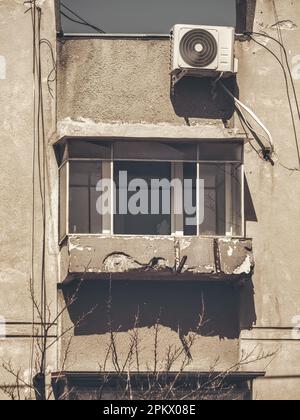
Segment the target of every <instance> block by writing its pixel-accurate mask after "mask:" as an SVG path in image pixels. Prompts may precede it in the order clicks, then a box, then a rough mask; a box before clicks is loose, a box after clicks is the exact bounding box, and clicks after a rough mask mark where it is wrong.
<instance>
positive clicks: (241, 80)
mask: <svg viewBox="0 0 300 420" xmlns="http://www.w3.org/2000/svg"><path fill="white" fill-rule="evenodd" d="M275 3H276V6H277V13H278V18H276V17H275V16H274V9H273V2H272V1H267V0H259V1H258V2H257V10H256V18H255V27H254V30H256V31H260V30H264V31H267V32H268V34H270V35H271V36H273V37H275V38H277V36H278V33H277V28H280V29H281V33H282V37H283V41H284V44H285V46H286V49H287V53H288V60H289V63H290V65H291V68H292V72H293V80H294V83H295V88H296V92H297V95H298V97H300V77H299V71H298V70H297V69H299V54H300V49H299V33H300V32H299V31H300V3H299V2H295V1H285V0H281V1H280V0H279V1H278V0H277V1H276V2H275ZM277 19H278V21H281V23H280V24H278V25H275V26H273V25H274V24H275V23H276V21H277ZM259 42H260V43H262V44H264V45H266V46H267V47H268V48H271V49H272V50H274V51H275V52H276V53H277V54H278V55H279V57H280V51H279V48H278V47H277V46H276V44H275V43H274V42H272V41H269V40H267V39H264V38H261V37H260V38H259ZM238 55H239V59H240V72H239V77H238V84H239V88H240V97H241V100H242V101H244V102H245V103H246V104H248V105H249V106H250V107H252V108H253V109H254V110H255V112H256V113H257V114H258V115H259V116H260V118H261V119H262V120H263V121H264V122H265V123H266V125H267V127H268V128H269V129H270V131H271V132H272V134H273V136H274V141H275V150H276V156H275V158H274V160H275V166H274V167H272V166H271V165H269V164H266V163H265V162H263V161H261V160H260V159H259V158H258V156H257V155H256V153H255V152H254V151H253V149H252V148H251V147H250V145H247V147H246V150H245V169H246V178H247V182H248V185H249V190H250V194H251V197H252V201H253V205H254V209H255V214H254V213H252V217H249V218H248V219H249V220H248V222H247V235H248V236H250V237H252V238H253V249H254V253H255V263H256V266H255V275H254V278H253V283H254V290H255V308H256V315H257V323H256V326H255V328H254V329H253V330H252V332H250V333H248V332H247V333H245V334H242V337H241V350H243V351H246V352H249V350H251V349H253V348H254V347H255V346H258V348H259V349H261V350H262V351H265V352H269V351H271V352H278V354H277V355H276V356H275V358H274V361H273V362H272V363H271V364H270V366H269V367H268V370H267V378H266V379H265V380H261V381H259V382H258V383H257V384H256V385H255V394H256V398H258V399H261V398H271V399H282V398H283V399H288V398H296V399H299V396H300V357H299V352H300V342H299V338H300V337H299V334H297V333H296V331H293V328H294V327H296V326H297V325H296V321H297V319H296V318H295V317H296V316H299V314H300V282H299V272H300V261H299V257H298V251H299V249H300V222H299V207H300V172H292V171H288V170H286V169H284V167H283V166H281V165H285V166H287V167H289V168H299V161H298V158H297V152H296V145H295V138H294V134H293V128H292V122H291V115H290V111H289V107H288V101H287V95H286V88H285V82H284V77H283V73H282V71H281V69H280V66H279V64H278V63H277V62H276V60H275V59H274V57H272V55H271V54H270V53H268V52H267V51H266V50H265V49H264V48H263V47H261V46H258V45H256V44H254V43H253V42H251V43H248V42H245V43H242V44H240V47H239V49H238ZM297 64H298V67H297ZM293 109H294V112H295V107H294V106H293ZM295 118H296V129H297V132H298V135H299V128H300V124H299V118H298V117H297V116H296V113H295ZM298 319H299V318H298ZM297 337H298V341H297ZM262 365H263V363H260V367H262ZM246 369H247V367H246Z"/></svg>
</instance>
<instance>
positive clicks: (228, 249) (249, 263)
mask: <svg viewBox="0 0 300 420" xmlns="http://www.w3.org/2000/svg"><path fill="white" fill-rule="evenodd" d="M218 252H219V262H220V267H219V270H220V272H222V273H224V274H236V275H239V274H247V275H250V274H251V273H252V271H253V269H254V259H253V252H252V241H251V240H249V239H248V240H243V239H218Z"/></svg>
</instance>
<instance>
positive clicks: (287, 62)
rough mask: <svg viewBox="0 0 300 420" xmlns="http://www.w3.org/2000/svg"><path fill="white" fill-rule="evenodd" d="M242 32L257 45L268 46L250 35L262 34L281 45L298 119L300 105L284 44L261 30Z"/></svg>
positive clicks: (299, 116)
mask: <svg viewBox="0 0 300 420" xmlns="http://www.w3.org/2000/svg"><path fill="white" fill-rule="evenodd" d="M244 34H245V35H247V36H248V37H249V38H251V39H252V40H253V41H254V42H256V43H258V44H259V45H261V46H262V47H264V48H266V49H268V47H267V46H266V45H263V44H261V43H259V42H258V41H257V40H255V39H254V38H253V37H252V35H255V36H262V37H265V38H268V39H271V40H272V41H274V42H276V43H277V44H278V45H279V46H280V47H281V51H283V54H284V58H285V62H286V66H287V69H288V73H289V78H290V80H291V85H292V90H293V95H294V98H295V104H296V108H297V114H298V118H299V120H300V105H299V100H298V97H297V92H296V87H295V83H294V79H293V75H292V70H291V67H290V64H289V59H288V54H287V51H286V48H285V46H284V45H283V44H282V43H281V42H280V41H278V39H276V38H274V37H272V36H270V35H268V34H265V33H263V32H245V33H244ZM268 51H269V52H271V50H270V49H268ZM272 53H273V54H274V55H275V56H276V54H275V53H274V52H273V51H272ZM276 58H277V60H279V58H278V57H277V56H276ZM279 61H280V60H279ZM280 64H281V65H282V66H283V64H282V62H281V61H280ZM283 71H284V72H285V74H286V70H285V68H284V67H283Z"/></svg>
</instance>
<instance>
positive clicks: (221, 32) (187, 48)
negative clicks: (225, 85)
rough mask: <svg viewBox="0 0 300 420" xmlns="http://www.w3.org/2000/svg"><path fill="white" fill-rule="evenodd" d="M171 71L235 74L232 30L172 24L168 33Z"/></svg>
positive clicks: (229, 28)
mask: <svg viewBox="0 0 300 420" xmlns="http://www.w3.org/2000/svg"><path fill="white" fill-rule="evenodd" d="M171 43H172V45H171V49H172V51H171V73H172V75H173V76H175V78H179V79H181V78H182V77H183V76H185V75H191V76H199V77H216V76H218V75H219V74H222V73H223V74H222V76H223V77H229V76H232V75H233V74H235V73H237V70H238V61H237V59H235V57H234V44H235V30H234V28H231V27H223V26H203V25H175V26H174V27H173V29H172V32H171Z"/></svg>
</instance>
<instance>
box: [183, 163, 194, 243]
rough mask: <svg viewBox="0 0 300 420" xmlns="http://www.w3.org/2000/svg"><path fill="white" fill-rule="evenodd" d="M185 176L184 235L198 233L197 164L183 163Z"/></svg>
mask: <svg viewBox="0 0 300 420" xmlns="http://www.w3.org/2000/svg"><path fill="white" fill-rule="evenodd" d="M183 178H184V195H183V199H184V203H183V204H184V206H183V208H184V235H186V236H193V235H197V210H196V208H197V193H196V186H197V185H196V180H197V164H195V163H185V164H184V165H183ZM193 210H195V211H193Z"/></svg>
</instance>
